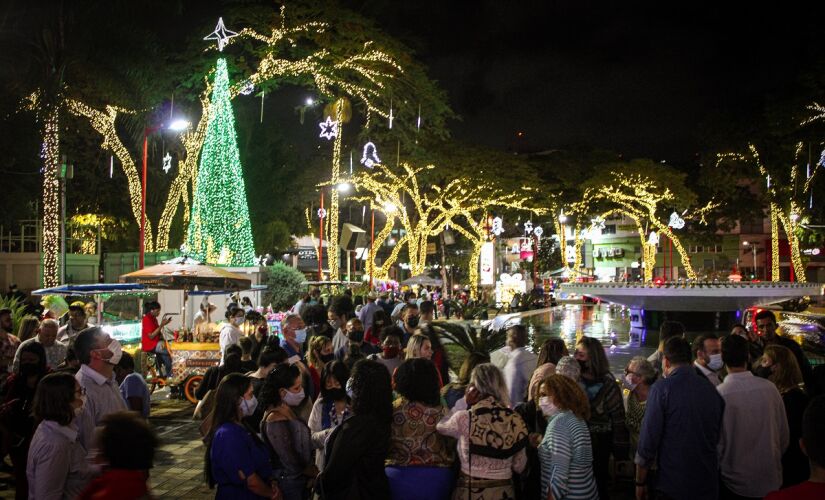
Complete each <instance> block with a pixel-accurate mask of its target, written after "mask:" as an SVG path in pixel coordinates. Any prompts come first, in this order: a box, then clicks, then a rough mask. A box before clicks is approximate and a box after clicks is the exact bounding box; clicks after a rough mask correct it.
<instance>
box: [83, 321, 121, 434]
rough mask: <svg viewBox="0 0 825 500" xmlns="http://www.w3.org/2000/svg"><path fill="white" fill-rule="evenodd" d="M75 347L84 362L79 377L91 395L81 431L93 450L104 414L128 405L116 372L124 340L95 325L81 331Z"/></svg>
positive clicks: (87, 395)
mask: <svg viewBox="0 0 825 500" xmlns="http://www.w3.org/2000/svg"><path fill="white" fill-rule="evenodd" d="M74 349H75V353H76V354H77V359H78V360H79V361H80V363H81V365H80V370H78V372H77V375H76V377H77V381H78V382H79V383H80V386H81V387H83V389H85V390H86V398H87V400H86V405H85V406H84V410H83V413H81V414H80V417H79V418H78V419H77V428H78V435H79V439H80V443H81V444H82V445H83V447H84V448H86V450H91V449H92V445H93V443H94V430H95V427H97V426H98V425H100V422H101V420H103V417H105V416H106V415H108V414H110V413H114V412H116V411H124V410H127V409H128V408H127V407H126V402H125V401H124V400H123V396H122V395H121V394H120V388H119V386H118V384H117V380H116V379H115V374H114V368H115V366H116V365H117V364H118V362H120V357H121V355H122V353H123V348H122V347H121V345H120V342H118V341H117V340H115V339H113V338H111V337H109V334H108V333H106V332H104V331H103V330H102V329H101V328H100V327H97V326H94V327H92V328H87V329H85V330H83V331H82V332H80V334H78V336H77V337H76V338H75V341H74Z"/></svg>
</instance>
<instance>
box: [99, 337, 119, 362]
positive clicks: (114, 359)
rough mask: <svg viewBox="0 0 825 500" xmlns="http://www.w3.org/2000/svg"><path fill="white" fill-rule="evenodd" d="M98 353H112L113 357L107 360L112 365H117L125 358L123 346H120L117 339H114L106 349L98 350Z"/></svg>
mask: <svg viewBox="0 0 825 500" xmlns="http://www.w3.org/2000/svg"><path fill="white" fill-rule="evenodd" d="M98 351H109V352H111V353H112V357H111V358H109V359H107V360H105V361H106V362H107V363H109V364H110V365H116V364H118V363H119V362H120V358H121V357H122V356H123V346H122V345H120V342H118V341H117V340H115V339H112V341H111V342H109V345H107V346H106V347H105V348H104V349H98Z"/></svg>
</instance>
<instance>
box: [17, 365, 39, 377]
mask: <svg viewBox="0 0 825 500" xmlns="http://www.w3.org/2000/svg"><path fill="white" fill-rule="evenodd" d="M20 375H22V376H24V377H33V376H34V375H40V367H39V366H38V365H36V364H34V363H21V364H20Z"/></svg>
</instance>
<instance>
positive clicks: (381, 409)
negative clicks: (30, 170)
mask: <svg viewBox="0 0 825 500" xmlns="http://www.w3.org/2000/svg"><path fill="white" fill-rule="evenodd" d="M380 298H381V297H379V296H370V297H368V299H367V301H366V304H364V305H363V306H362V307H361V308H360V310H359V311H358V313H356V308H355V307H354V305H353V301H352V298H351V297H350V296H348V295H341V296H335V297H332V298H331V299H330V300H329V302H328V303H327V304H323V303H322V302H321V301H320V300H314V299H313V297H312V296H309V297H307V298H306V300H302V301H301V302H302V303H299V304H296V307H295V308H294V309H293V311H292V312H290V313H288V314H286V315H285V317H284V318H283V321H282V328H281V333H280V335H276V334H273V333H271V332H270V331H269V330H268V329H261V330H255V331H254V333H252V334H250V335H245V334H243V333H240V332H241V330H240V329H239V328H238V327H239V326H240V325H239V324H238V321H237V320H236V318H241V317H244V318H246V317H247V316H248V315H250V314H254V311H252V310H249V311H247V310H245V309H244V307H243V306H240V305H238V306H235V305H234V304H233V305H230V307H229V308H228V309H227V311H226V312H225V314H224V317H225V318H226V320H227V321H226V322H225V324H224V325H223V326H222V327H221V338H220V341H221V347H222V352H221V362H220V364H219V365H218V366H215V367H212V368H209V369H208V370H207V372H206V374H205V376H204V380H203V383H202V384H201V385H200V387H199V388H198V391H197V396H198V398H199V399H200V400H201V401H200V403H199V404H198V407H197V410H196V412H195V414H196V416H197V417H199V418H200V421H201V425H200V430H201V433H202V435H203V440H204V443H205V447H204V474H205V479H206V481H207V483H208V484H209V485H210V486H211V487H214V488H215V496H216V498H226V499H230V498H231V499H236V498H241V499H242V498H249V499H254V498H269V499H285V500H303V499H308V498H323V499H339V498H340V499H355V498H363V499H374V498H375V499H383V498H386V499H394V500H396V499H399V500H406V499H446V498H453V499H456V500H458V499H463V498H472V499H481V500H486V499H510V498H517V499H533V498H541V499H596V498H601V499H607V498H610V497H611V496H612V497H614V498H627V497H635V498H638V499H647V498H651V499H695V498H702V499H704V498H708V499H714V498H721V499H743V498H763V497H766V498H769V499H771V500H777V499H778V500H782V499H786V498H787V499H803V500H804V499H808V498H825V426H823V424H822V422H825V396H821V395H818V392H819V391H820V388H819V386H818V385H817V384H816V380H817V377H816V375H817V374H815V373H814V372H813V371H812V370H810V368H811V367H810V364H809V363H808V361H807V360H806V359H805V358H804V354H803V353H802V351H801V349H799V346H798V345H797V344H793V345H790V344H788V339H786V338H785V337H783V336H781V335H777V332H776V319H775V317H774V316H773V314H772V313H771V312H770V311H763V312H761V313H759V315H758V316H757V317H756V324H757V330H758V333H756V334H755V333H754V332H750V331H748V330H747V329H746V328H743V327H741V325H737V326H736V327H734V328H733V331H732V332H731V334H729V335H726V336H724V337H722V338H719V337H717V336H715V335H712V334H706V335H702V336H699V337H697V338H695V339H694V340H693V342H692V343H689V342H688V340H687V339H686V338H685V332H684V328H683V327H682V326H681V325H680V324H678V323H674V322H666V323H665V324H664V325H663V326H662V329H661V331H660V336H661V339H662V342H661V344H660V346H659V349H658V350H657V351H656V353H654V354H653V355H652V356H651V357H650V358H644V357H635V358H633V359H632V360H631V361H630V362H629V363H628V364H627V366H626V367H625V370H624V373H623V374H614V373H611V371H610V366H609V363H608V360H607V356H606V354H605V349H604V347H603V346H602V344H601V343H600V342H599V340H597V339H595V338H591V337H587V336H584V337H580V338H579V339H578V340H577V342H576V344H575V350H574V351H573V352H569V351H568V347H567V345H566V344H565V342H564V341H563V340H562V339H559V338H551V339H548V340H547V341H546V342H544V343H543V344H542V345H541V346H537V347H538V348H537V349H531V348H530V345H529V344H530V338H529V332H528V331H527V329H526V328H525V327H524V326H522V325H518V324H517V325H513V326H510V327H509V328H508V329H507V335H506V346H505V347H503V348H502V349H499V350H497V351H495V352H492V353H485V352H471V353H468V354H467V356H466V357H465V358H464V359H463V361H462V363H461V364H460V366H456V367H454V368H452V367H451V364H450V359H449V356H448V351H447V350H446V349H445V347H444V345H443V343H442V340H441V335H440V334H439V332H440V329H439V327H438V324H437V323H434V322H433V321H434V314H435V311H436V308H435V306H434V303H433V302H432V301H430V300H426V298H424V300H418V299H420V298H418V299H417V298H415V297H408V300H407V301H406V302H401V303H400V304H389V306H385V305H384V304H381V303H380V300H379V299H380ZM81 310H82V308H81ZM75 311H76V314H75V315H74V316H70V317H69V321H68V324H67V325H70V327H66V328H64V329H63V330H64V332H68V333H66V335H67V336H68V337H67V339H66V341H65V342H61V341H60V340H59V339H60V333H59V332H60V330H61V328H60V326H59V324H58V322H57V321H55V320H54V319H44V320H42V321H40V322H38V323H37V324H36V325H35V328H34V330H33V332H32V335H33V336H32V337H31V338H29V339H26V340H25V341H23V342H20V341H19V340H18V339H17V337H16V336H14V335H13V334H12V333H11V326H10V311H9V310H0V354H3V357H2V360H3V361H4V362H5V363H6V366H7V369H6V370H5V372H4V375H5V378H4V379H3V380H2V385H0V389H1V390H0V392H2V395H3V399H2V401H3V403H2V406H0V431H2V436H1V437H2V440H1V441H0V443H2V453H3V456H4V457H5V456H8V457H9V458H10V461H11V463H12V466H13V472H14V477H15V489H16V494H17V498H32V499H41V498H45V499H51V498H141V497H145V496H147V495H150V494H151V492H149V490H148V486H147V478H148V474H149V469H150V468H151V466H152V460H153V455H154V450H155V447H156V446H157V438H156V437H155V435H154V433H153V432H152V430H151V428H150V426H149V425H148V424H147V423H146V419H147V417H148V416H149V412H150V404H149V393H148V390H147V388H146V383H145V380H144V378H143V376H142V375H141V374H139V373H135V361H134V359H133V358H132V356H130V355H129V354H128V353H125V352H123V350H122V346H121V345H120V344H119V342H118V341H117V340H115V339H112V338H110V337H109V335H107V334H106V333H105V332H104V331H103V330H102V329H100V328H98V327H95V326H88V325H85V324H83V323H82V320H83V315H81V314H80V313H79V312H77V310H75ZM158 317H159V306H157V305H156V304H155V303H151V302H150V303H147V305H146V316H145V317H144V329H143V331H144V338H143V343H142V347H143V350H144V351H147V352H148V351H151V352H153V353H155V355H156V356H157V357H158V360H159V363H160V364H161V365H162V364H163V363H164V361H163V359H162V357H161V356H160V355H162V354H163V353H164V352H163V351H162V350H160V349H158V348H157V345H156V344H155V345H152V343H151V341H152V340H154V338H155V337H156V336H157V335H158V332H159V327H162V324H163V320H162V319H161V320H158ZM147 318H148V320H147ZM153 318H154V320H155V321H152V319H153ZM147 340H148V341H149V342H147ZM336 342H337V344H336ZM8 345H13V348H10V347H5V346H8ZM536 353H537V354H536ZM799 356H802V359H801V360H800V359H799ZM800 361H802V362H800ZM803 363H804V366H805V368H804V369H803ZM806 373H807V376H806ZM616 375H620V376H619V377H618V378H617V376H616Z"/></svg>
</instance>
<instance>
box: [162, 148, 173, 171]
mask: <svg viewBox="0 0 825 500" xmlns="http://www.w3.org/2000/svg"><path fill="white" fill-rule="evenodd" d="M170 168H172V155H170V154H169V152H167V153H166V156H164V157H163V171H164V172H165V173H167V174H168V173H169V169H170Z"/></svg>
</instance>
